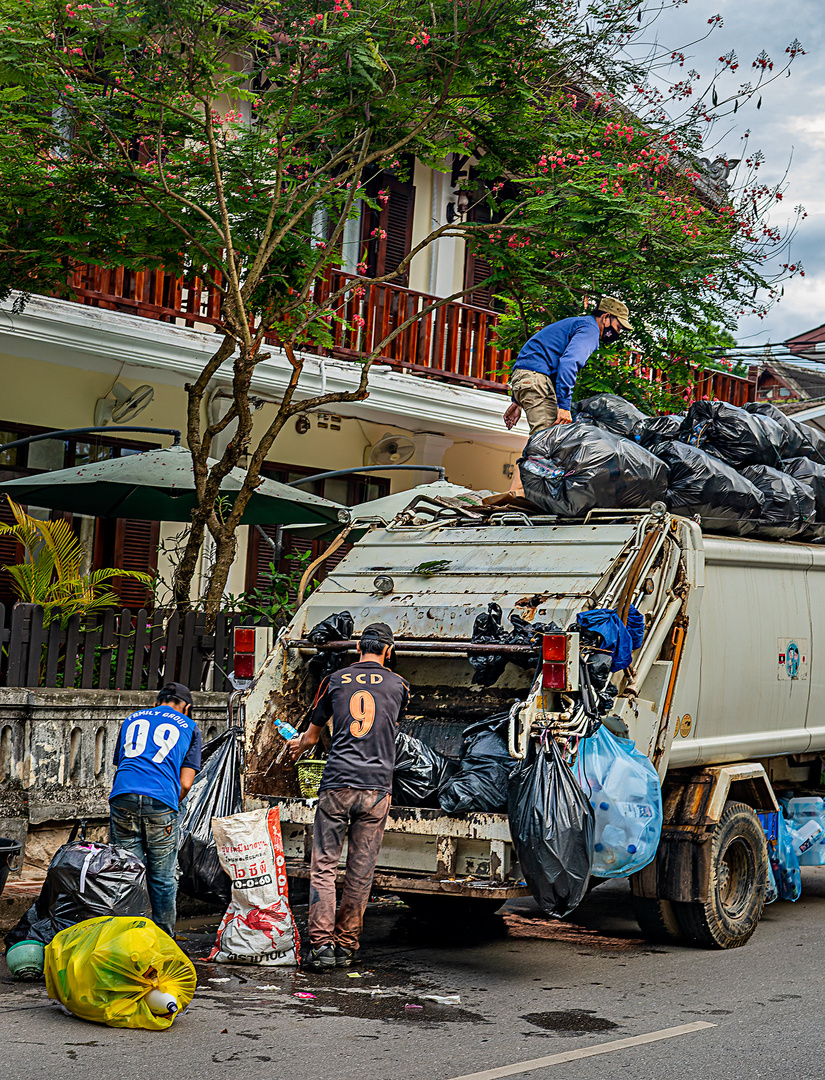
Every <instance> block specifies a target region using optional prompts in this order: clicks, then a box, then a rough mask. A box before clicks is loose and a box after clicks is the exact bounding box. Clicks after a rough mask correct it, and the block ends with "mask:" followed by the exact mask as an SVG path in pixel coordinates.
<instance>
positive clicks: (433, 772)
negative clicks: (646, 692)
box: [392, 731, 458, 809]
mask: <svg viewBox="0 0 825 1080" xmlns="http://www.w3.org/2000/svg"><path fill="white" fill-rule="evenodd" d="M457 769H458V762H457V761H456V760H455V759H454V758H448V757H446V756H445V755H444V754H439V752H438V751H437V750H433V748H432V747H431V746H427V744H426V743H425V742H422V741H421V739H416V738H414V737H413V736H412V735H407V734H406V732H403V731H399V732H398V733H397V735H396V736H395V768H394V770H393V774H392V803H393V806H428V807H430V808H432V809H434V808H435V807H437V806H438V794H439V792H440V790H441V788H442V787H443V786H444V784H446V783H448V782H449V779H450V777H451V776H453V775H454V773H455V772H456V770H457Z"/></svg>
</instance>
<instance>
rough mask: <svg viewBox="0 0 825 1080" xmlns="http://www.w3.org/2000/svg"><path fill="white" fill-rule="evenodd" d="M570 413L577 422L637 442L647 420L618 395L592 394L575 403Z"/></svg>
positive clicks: (644, 415) (639, 411) (633, 406)
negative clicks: (588, 423) (584, 422)
mask: <svg viewBox="0 0 825 1080" xmlns="http://www.w3.org/2000/svg"><path fill="white" fill-rule="evenodd" d="M572 412H573V415H574V416H576V417H577V418H578V419H579V420H587V421H589V422H590V423H591V424H596V425H597V427H600V428H604V429H605V431H612V432H613V433H614V435H624V437H625V438H626V439H635V440H636V441H637V442H638V441H639V433H640V430H641V429H642V428H643V427H644V425H645V423H646V421H647V420H648V419H649V417H648V416H647V415H646V414H645V413H643V412H642V410H641V409H637V408H636V406H635V405H632V404H631V403H630V402H629V401H625V399H624V398H623V397H619V395H618V394H594V396H593V397H589V398H585V399H584V401H576V402H574V404H573V409H572Z"/></svg>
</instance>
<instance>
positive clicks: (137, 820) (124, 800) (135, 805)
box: [109, 795, 179, 937]
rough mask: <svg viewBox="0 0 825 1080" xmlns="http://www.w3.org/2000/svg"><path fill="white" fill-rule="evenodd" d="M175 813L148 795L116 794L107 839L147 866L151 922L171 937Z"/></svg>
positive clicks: (175, 892)
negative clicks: (129, 852) (135, 856)
mask: <svg viewBox="0 0 825 1080" xmlns="http://www.w3.org/2000/svg"><path fill="white" fill-rule="evenodd" d="M178 816H179V812H178V811H177V810H170V809H169V807H168V806H167V805H166V804H165V803H162V802H160V801H159V800H158V799H152V798H150V797H149V796H148V795H116V796H115V797H114V798H113V799H111V800H110V802H109V839H110V841H111V843H113V844H116V845H117V846H118V847H121V848H125V849H126V850H127V851H131V852H132V854H133V855H137V857H138V858H139V859H140V861H141V862H142V863H143V865H144V866H145V867H146V885H147V887H148V889H149V899H150V900H151V901H152V919H153V920H154V921H155V922H156V923H157V924H158V926H159V927H160V928H161V929H162V930H165V931H166V933H167V934H169V935H170V936H172V937H174V935H175V919H176V917H177V911H176V906H175V901H176V899H177V895H178V882H177V879H176V877H175V870H176V868H177V862H178Z"/></svg>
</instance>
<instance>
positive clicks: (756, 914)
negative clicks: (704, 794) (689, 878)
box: [673, 802, 768, 949]
mask: <svg viewBox="0 0 825 1080" xmlns="http://www.w3.org/2000/svg"><path fill="white" fill-rule="evenodd" d="M709 857H710V875H709V886H708V898H707V900H705V901H704V902H702V901H697V902H691V903H686V902H676V901H674V903H673V910H674V912H675V914H676V919H677V921H678V923H679V926H680V927H681V930H682V933H683V934H684V936H685V938H686V939H687V941H688V942H690V944H691V945H697V946H699V947H702V948H711V949H736V948H738V947H739V946H740V945H744V944H745V942H746V941H748V940H749V939H750V937H751V936H752V934H753V932H754V931H755V930H756V927H757V924H758V923H759V920H760V919H761V918H762V910H763V908H764V907H765V891H766V888H767V881H768V847H767V842H766V840H765V833H764V831H763V830H762V826H761V825H760V823H759V818H758V817H757V816H756V812H755V811H754V810H752V809H751V807H750V806H746V805H745V804H744V803H739V802H729V803H728V804H727V805H726V806H725V809H724V812H723V814H722V816H721V818H720V819H719V823H718V824H717V826H716V829H715V831H714V834H713V838H712V840H711V842H710V856H709Z"/></svg>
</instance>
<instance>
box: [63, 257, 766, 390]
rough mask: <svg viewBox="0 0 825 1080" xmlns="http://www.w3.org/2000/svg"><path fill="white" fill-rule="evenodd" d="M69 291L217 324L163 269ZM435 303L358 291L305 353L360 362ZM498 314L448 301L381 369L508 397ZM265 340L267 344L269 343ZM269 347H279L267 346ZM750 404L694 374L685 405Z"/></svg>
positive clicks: (655, 373)
mask: <svg viewBox="0 0 825 1080" xmlns="http://www.w3.org/2000/svg"><path fill="white" fill-rule="evenodd" d="M358 280H359V279H358V278H357V277H356V276H355V275H353V274H347V273H345V272H344V271H343V270H337V269H332V270H328V271H327V272H326V274H325V275H324V277H323V278H321V279H320V280H319V281H318V282H317V284H316V286H315V289H316V296H317V298H318V299H319V300H322V299H325V298H326V297H328V296H330V295H331V294H333V293H336V292H338V291H339V290H340V289H341V288H342V287H343V286H345V285H346V284H347V283H357V282H358ZM69 286H70V288H71V289H72V291H73V292H74V294H75V296H76V298H77V300H78V301H79V302H80V303H81V304H86V305H89V306H91V307H96V308H101V309H105V310H110V311H119V312H123V313H124V314H128V315H138V316H141V317H143V318H147V319H157V320H160V321H161V322H167V323H173V324H175V325H177V326H181V327H189V328H191V329H199V330H207V329H209V328H210V327H214V326H216V325H218V322H219V318H218V314H219V311H220V299H221V298H220V294H219V292H218V290H217V289H216V288H215V286H214V285H213V284H210V283H207V282H204V281H202V280H201V279H200V278H183V277H175V276H174V275H173V274H171V273H166V272H164V271H163V270H146V271H134V270H127V269H125V268H124V267H99V266H87V265H78V266H76V267H75V268H74V270H73V272H72V274H71V277H70V279H69ZM437 300H438V297H435V296H430V295H428V294H427V293H421V292H416V291H414V290H412V289H405V288H403V287H402V286H400V285H388V284H384V285H364V286H362V288H361V289H360V290H359V289H356V290H353V291H351V292H349V293H348V294H347V296H346V297H345V298H344V299H343V300H342V301H341V306H340V310H339V314H340V316H341V318H342V321H340V322H337V323H336V324H335V325H334V326H333V328H332V335H333V344H332V346H331V348H323V349H322V348H318V347H317V346H315V345H313V344H312V343H311V342H307V343H306V346H305V347H306V348H307V349H308V350H311V351H312V352H315V353H319V354H321V355H327V356H332V357H335V358H336V359H340V360H352V361H358V360H361V359H363V357H364V356H366V355H369V354H370V353H371V352H372V351H373V350H374V349H375V348H376V346H377V345H378V344H379V343H380V342H381V341H383V340H384V339H385V338H387V337H388V336H389V335H390V334H392V333H393V332H394V331H396V330H399V328H400V327H401V326H402V325H403V324H404V323H405V322H406V321H407V320H408V319H410V318H411V317H412V316H413V315H416V314H418V313H419V312H421V311H423V310H424V309H425V308H427V307H429V306H430V305H431V304H433V303H435V302H436V301H437ZM498 318H499V316H498V313H497V312H495V311H491V310H489V309H488V308H481V307H475V306H473V305H472V304H464V303H458V302H451V303H449V304H443V305H442V306H441V307H438V308H435V309H434V310H433V311H430V312H428V313H427V314H426V315H423V316H422V317H421V318H420V319H419V320H418V321H416V322H414V323H412V324H411V325H410V326H406V327H405V328H404V329H403V330H400V331H399V333H398V334H397V336H396V337H394V338H393V339H392V340H391V341H389V342H388V343H387V344H386V345H385V346H384V347H383V349H382V350H381V353H380V362H381V363H382V364H386V365H389V366H391V367H393V368H396V369H398V370H402V371H409V372H412V373H413V374H414V375H417V376H420V377H422V378H427V379H433V380H436V381H442V382H449V383H453V384H458V385H465V386H469V387H474V388H476V389H479V390H491V391H494V392H496V393H500V394H506V393H507V377H508V370H509V366H510V360H511V357H512V351H511V350H510V349H499V348H498V347H497V345H496V327H497V324H498ZM268 340H269V339H268ZM271 343H272V344H277V342H276V341H274V340H272V342H271ZM639 369H640V371H642V372H643V373H644V374H645V376H646V377H647V378H649V379H650V381H651V382H654V383H661V384H665V385H666V384H667V375H666V373H665V372H663V371H661V370H660V369H658V368H652V369H651V368H645V367H644V365H643V364H641V362H640V365H639ZM752 397H753V387H752V386H751V385H749V383H748V380H747V379H743V378H740V377H739V376H736V375H729V374H727V373H725V372H720V371H702V370H699V369H695V378H694V384H693V387H692V389H691V392H690V398H691V399H693V400H698V399H700V398H717V399H719V400H722V401H730V402H731V403H732V404H734V405H743V404H744V403H745V402H746V401H749V400H750V399H751V398H752Z"/></svg>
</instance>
